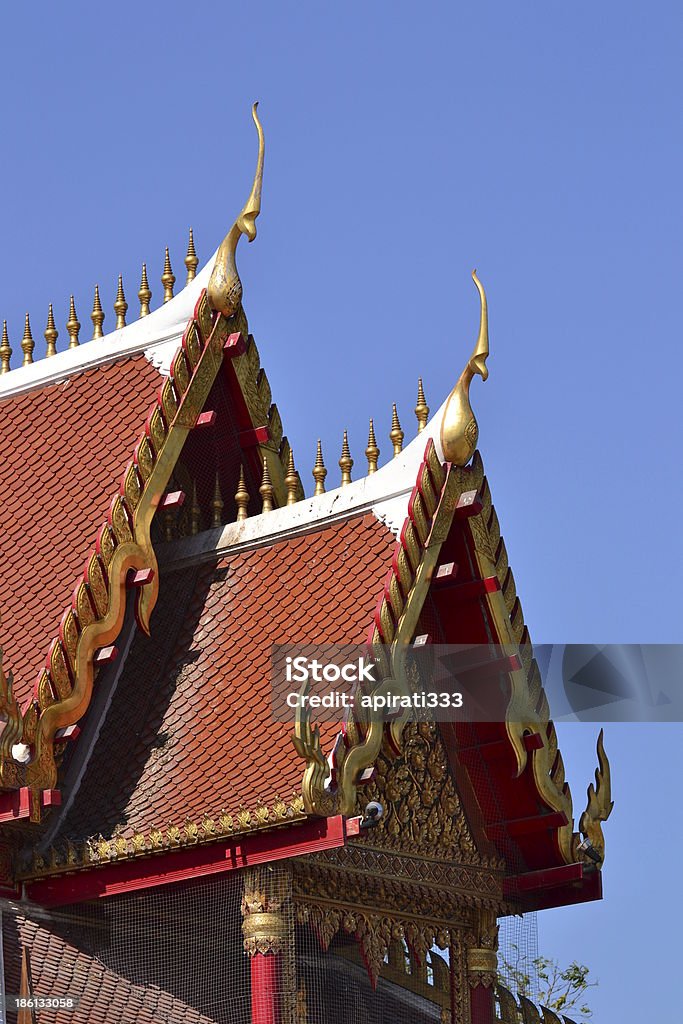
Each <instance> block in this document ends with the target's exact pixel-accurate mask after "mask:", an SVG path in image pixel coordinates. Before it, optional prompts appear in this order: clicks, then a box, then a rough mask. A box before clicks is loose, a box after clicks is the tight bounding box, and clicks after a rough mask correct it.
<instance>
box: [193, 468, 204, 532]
mask: <svg viewBox="0 0 683 1024" xmlns="http://www.w3.org/2000/svg"><path fill="white" fill-rule="evenodd" d="M201 528H202V510H201V508H200V507H199V501H198V499H197V481H196V480H193V481H192V503H191V504H190V534H191V536H193V537H196V536H197V534H198V533H199V531H200V530H201Z"/></svg>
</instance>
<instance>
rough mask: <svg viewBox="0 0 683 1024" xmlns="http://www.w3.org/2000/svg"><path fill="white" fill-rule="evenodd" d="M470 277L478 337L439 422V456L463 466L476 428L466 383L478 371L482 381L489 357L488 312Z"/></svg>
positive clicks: (471, 451) (469, 455) (482, 294)
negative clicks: (476, 308) (477, 302)
mask: <svg viewBox="0 0 683 1024" xmlns="http://www.w3.org/2000/svg"><path fill="white" fill-rule="evenodd" d="M472 280H473V281H474V283H475V285H476V288H477V291H478V292H479V299H480V303H481V313H480V317H479V336H478V337H477V342H476V344H475V346H474V351H473V352H472V355H471V356H470V358H469V360H468V362H467V365H466V367H465V369H464V370H463V371H462V373H461V374H460V378H459V380H458V383H457V384H456V385H455V387H454V388H453V390H452V391H451V394H450V396H449V398H448V402H447V404H446V409H445V412H444V416H443V420H442V421H441V447H442V449H443V455H444V458H445V459H446V461H447V462H452V463H453V464H454V465H456V466H466V465H467V463H468V462H469V461H470V459H471V458H472V456H473V455H474V452H475V450H476V447H477V440H478V437H479V427H478V425H477V420H476V417H475V415H474V413H473V412H472V406H471V405H470V384H471V383H472V379H473V378H474V376H475V374H479V376H480V377H481V378H482V380H486V378H487V377H488V375H489V371H488V367H487V366H486V360H487V359H488V356H489V315H488V306H487V303H486V293H485V291H484V286H483V285H482V283H481V281H480V280H479V278H478V277H477V272H476V270H473V271H472Z"/></svg>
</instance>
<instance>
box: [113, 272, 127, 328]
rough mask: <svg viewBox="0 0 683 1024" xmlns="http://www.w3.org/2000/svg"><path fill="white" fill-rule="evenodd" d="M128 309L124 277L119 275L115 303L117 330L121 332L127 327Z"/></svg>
mask: <svg viewBox="0 0 683 1024" xmlns="http://www.w3.org/2000/svg"><path fill="white" fill-rule="evenodd" d="M127 309H128V303H127V302H126V296H125V295H124V292H123V277H122V275H121V274H119V283H118V287H117V289H116V300H115V302H114V312H115V313H116V329H117V331H118V330H120V329H121V328H122V327H125V326H126V310H127Z"/></svg>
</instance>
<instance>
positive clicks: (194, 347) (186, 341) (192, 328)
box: [183, 320, 202, 370]
mask: <svg viewBox="0 0 683 1024" xmlns="http://www.w3.org/2000/svg"><path fill="white" fill-rule="evenodd" d="M183 348H184V350H185V354H186V356H187V360H188V362H189V364H190V369H191V370H194V368H195V366H196V365H197V363H198V362H199V357H200V355H201V354H202V346H201V343H200V341H199V331H198V329H197V325H196V323H195V321H194V320H192V321H190V323H189V324H188V327H187V330H186V331H185V336H184V338H183Z"/></svg>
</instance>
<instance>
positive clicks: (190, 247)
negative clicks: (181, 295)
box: [185, 228, 199, 284]
mask: <svg viewBox="0 0 683 1024" xmlns="http://www.w3.org/2000/svg"><path fill="white" fill-rule="evenodd" d="M185 266H186V267H187V278H186V280H185V284H189V283H190V281H194V279H195V277H196V276H197V267H198V266H199V260H198V259H197V253H196V252H195V248H194V234H193V232H192V228H190V239H189V241H188V243H187V256H186V257H185Z"/></svg>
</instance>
